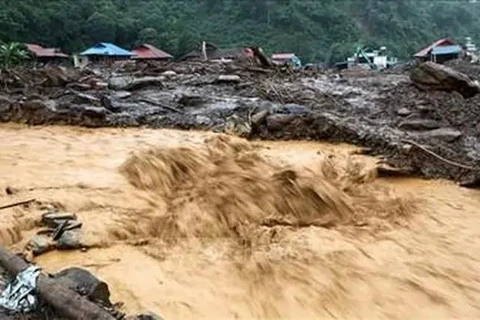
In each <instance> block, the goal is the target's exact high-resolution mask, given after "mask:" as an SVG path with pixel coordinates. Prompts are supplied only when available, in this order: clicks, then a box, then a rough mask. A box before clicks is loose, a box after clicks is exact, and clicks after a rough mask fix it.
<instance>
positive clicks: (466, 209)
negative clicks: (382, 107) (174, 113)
mask: <svg viewBox="0 0 480 320" xmlns="http://www.w3.org/2000/svg"><path fill="white" fill-rule="evenodd" d="M0 137H1V140H0V141H1V142H0V205H1V204H7V203H11V202H14V201H17V200H24V199H29V198H36V199H37V200H39V201H41V202H42V203H44V204H52V205H54V206H56V207H58V208H62V209H65V210H67V211H70V212H74V213H76V214H77V215H78V217H79V219H80V220H81V221H82V222H83V223H84V226H83V230H84V235H85V244H86V245H87V246H89V249H88V251H86V252H80V251H69V252H58V251H53V252H50V253H47V254H44V255H42V256H40V257H37V258H36V259H35V261H36V262H37V263H39V264H40V265H41V266H42V267H43V268H44V269H45V270H46V271H49V272H55V271H58V270H61V269H63V268H66V267H69V266H78V267H83V268H86V269H88V270H90V271H92V272H94V273H95V274H96V275H97V276H99V277H100V278H101V279H103V280H104V281H106V282H107V283H108V284H109V286H110V290H111V292H112V300H114V301H122V302H124V303H125V309H126V311H128V312H130V313H133V312H142V311H146V310H150V311H154V312H156V313H158V314H160V315H162V316H163V317H164V318H166V319H478V318H480V305H479V301H480V285H479V284H480V277H479V275H478V271H479V270H480V192H479V191H474V190H467V189H462V188H459V187H458V186H456V185H455V184H453V183H450V182H446V181H427V180H422V179H419V178H408V179H407V178H402V179H400V178H390V179H380V178H376V175H375V169H374V164H375V161H376V160H375V159H373V158H369V157H365V156H360V155H355V153H354V151H355V147H352V146H349V145H332V144H326V143H317V142H247V141H246V140H242V139H239V138H235V137H230V136H225V135H216V134H213V133H206V132H193V131H192V132H185V131H175V130H147V129H95V130H93V129H92V130H90V129H84V128H72V127H59V126H54V127H34V128H30V127H23V126H20V125H1V126H0ZM6 187H10V188H12V189H13V190H14V191H15V193H14V194H13V195H7V194H6V192H5V191H4V190H5V188H6ZM42 212H44V211H42V209H41V208H40V207H39V205H33V206H30V207H17V208H11V209H7V210H3V211H1V214H0V240H1V241H2V243H3V244H4V245H6V246H8V247H9V248H12V249H21V248H22V247H23V245H24V244H25V243H26V241H28V239H29V237H30V236H31V235H32V234H34V233H35V232H36V230H37V227H36V224H35V222H36V221H37V220H38V218H39V216H40V215H41V213H42Z"/></svg>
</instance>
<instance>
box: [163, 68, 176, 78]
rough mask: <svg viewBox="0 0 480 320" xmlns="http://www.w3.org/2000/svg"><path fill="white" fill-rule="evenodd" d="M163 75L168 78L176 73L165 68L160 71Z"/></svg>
mask: <svg viewBox="0 0 480 320" xmlns="http://www.w3.org/2000/svg"><path fill="white" fill-rule="evenodd" d="M162 74H163V75H164V76H166V77H169V78H173V77H175V76H176V75H177V73H176V72H175V71H173V70H167V71H165V72H164V73H162Z"/></svg>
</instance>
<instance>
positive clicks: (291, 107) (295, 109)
mask: <svg viewBox="0 0 480 320" xmlns="http://www.w3.org/2000/svg"><path fill="white" fill-rule="evenodd" d="M281 109H282V112H284V113H290V114H295V115H301V114H307V113H309V112H310V109H308V108H307V107H305V106H301V105H299V104H294V103H288V104H286V105H284V106H283V108H281Z"/></svg>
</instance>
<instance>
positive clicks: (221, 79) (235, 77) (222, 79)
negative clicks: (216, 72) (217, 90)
mask: <svg viewBox="0 0 480 320" xmlns="http://www.w3.org/2000/svg"><path fill="white" fill-rule="evenodd" d="M240 81H241V78H240V76H239V75H236V74H232V75H228V74H222V75H220V76H218V78H217V82H219V83H221V82H234V83H238V82H240Z"/></svg>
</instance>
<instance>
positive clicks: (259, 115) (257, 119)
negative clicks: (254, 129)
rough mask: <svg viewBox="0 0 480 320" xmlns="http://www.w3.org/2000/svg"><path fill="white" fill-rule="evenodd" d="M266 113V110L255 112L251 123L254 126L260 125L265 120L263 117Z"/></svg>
mask: <svg viewBox="0 0 480 320" xmlns="http://www.w3.org/2000/svg"><path fill="white" fill-rule="evenodd" d="M268 113H269V111H268V110H262V111H260V112H257V113H255V114H254V115H253V116H252V124H253V125H254V126H258V125H260V124H261V123H262V122H263V121H264V120H265V118H266V117H267V116H268Z"/></svg>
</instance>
